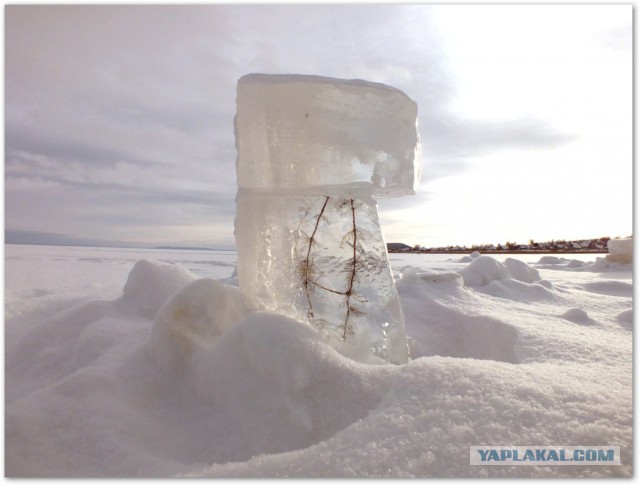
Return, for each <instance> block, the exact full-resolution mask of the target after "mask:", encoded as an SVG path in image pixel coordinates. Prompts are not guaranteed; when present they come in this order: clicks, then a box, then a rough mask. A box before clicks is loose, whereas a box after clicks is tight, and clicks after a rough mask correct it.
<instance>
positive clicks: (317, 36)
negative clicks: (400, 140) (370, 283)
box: [5, 5, 633, 247]
mask: <svg viewBox="0 0 640 485" xmlns="http://www.w3.org/2000/svg"><path fill="white" fill-rule="evenodd" d="M252 72H262V73H269V74H284V73H296V74H314V75H321V76H329V77H336V78H344V79H364V80H367V81H374V82H381V83H385V84H388V85H390V86H393V87H396V88H398V89H400V90H402V91H404V92H405V93H406V94H407V95H408V96H409V97H411V98H412V99H413V100H415V101H416V102H417V104H418V124H419V132H420V139H421V143H422V154H421V158H422V160H421V163H422V167H423V168H422V172H423V176H422V181H421V183H420V186H419V189H418V191H417V193H416V195H415V196H413V197H402V198H397V199H389V200H381V201H379V210H380V221H381V225H382V230H383V233H384V235H385V238H386V240H387V241H388V242H404V243H406V244H410V245H414V244H420V245H423V246H427V247H433V246H441V245H449V244H466V245H471V244H484V243H493V244H496V243H500V242H502V243H504V242H506V241H513V242H527V241H528V240H529V239H534V240H536V241H545V240H551V239H581V238H592V237H601V236H611V237H616V236H628V235H631V233H632V209H633V201H632V196H633V180H632V179H633V172H632V163H633V162H632V104H633V101H632V6H631V5H253V6H241V5H192V6H168V5H164V6H151V5H142V6H122V5H111V6H97V5H93V6H72V5H66V6H46V5H45V6H24V5H17V6H5V235H6V241H7V242H21V243H49V244H118V243H122V242H125V243H135V244H144V245H152V246H154V245H183V246H184V245H188V246H209V247H232V246H233V244H234V236H233V224H234V217H235V193H236V172H235V160H236V151H235V142H234V133H233V118H234V115H235V90H236V83H237V80H238V79H239V78H240V77H241V76H243V75H245V74H247V73H252Z"/></svg>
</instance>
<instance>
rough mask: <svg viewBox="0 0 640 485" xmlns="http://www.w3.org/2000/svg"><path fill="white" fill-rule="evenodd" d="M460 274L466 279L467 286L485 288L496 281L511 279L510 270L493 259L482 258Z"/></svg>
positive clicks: (477, 259) (489, 257)
mask: <svg viewBox="0 0 640 485" xmlns="http://www.w3.org/2000/svg"><path fill="white" fill-rule="evenodd" d="M458 273H459V274H460V275H461V276H462V278H464V284H465V286H484V285H487V284H489V283H490V282H491V281H494V280H502V279H506V278H510V277H511V273H510V272H509V268H507V267H506V266H505V265H504V264H502V263H501V262H499V261H497V260H496V259H494V258H492V257H491V256H480V257H478V258H476V259H475V260H474V261H473V262H472V263H471V264H470V265H469V266H467V267H466V268H463V269H461V270H460V271H458Z"/></svg>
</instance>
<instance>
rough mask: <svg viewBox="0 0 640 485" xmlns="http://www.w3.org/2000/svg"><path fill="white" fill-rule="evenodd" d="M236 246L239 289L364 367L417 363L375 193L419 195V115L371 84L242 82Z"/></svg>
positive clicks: (292, 79) (277, 79) (265, 78)
mask: <svg viewBox="0 0 640 485" xmlns="http://www.w3.org/2000/svg"><path fill="white" fill-rule="evenodd" d="M237 106H238V113H237V116H236V121H235V131H236V146H237V149H238V160H237V170H238V185H239V188H238V194H237V198H236V203H237V215H236V242H237V246H238V278H239V285H240V289H241V291H242V293H243V294H244V295H245V298H247V299H248V300H249V301H250V302H251V304H252V305H253V306H255V307H257V308H262V309H266V310H270V311H275V312H278V313H281V314H284V315H287V316H290V317H293V318H296V319H298V320H301V321H306V322H308V323H310V324H311V325H313V326H314V327H316V328H317V329H318V330H319V331H321V332H323V333H324V334H325V335H326V336H327V338H328V339H329V340H330V341H332V342H334V343H335V344H336V347H337V348H338V349H339V350H340V351H342V352H343V353H345V354H347V355H349V356H351V357H352V358H355V359H357V360H360V361H364V362H380V361H382V362H392V363H403V362H406V361H407V359H408V352H407V344H406V337H405V332H404V318H403V314H402V308H401V306H400V302H399V298H398V295H397V291H396V287H395V283H394V281H393V275H392V273H391V270H390V268H389V260H388V256H387V251H386V245H385V242H384V238H383V236H382V233H381V231H380V225H379V221H378V211H377V205H376V202H375V200H374V197H389V196H398V195H405V194H412V193H414V189H415V185H416V184H417V182H418V180H419V168H418V164H417V156H416V155H417V152H418V149H419V141H418V137H417V130H416V116H417V108H416V105H415V103H414V102H413V101H412V100H411V99H409V98H408V97H407V96H406V95H405V94H403V93H402V92H400V91H398V90H396V89H393V88H390V87H388V86H384V85H381V84H374V83H367V82H365V81H342V80H337V79H329V78H321V77H317V76H297V75H264V74H252V75H249V76H245V77H243V78H241V79H240V81H239V82H238V97H237Z"/></svg>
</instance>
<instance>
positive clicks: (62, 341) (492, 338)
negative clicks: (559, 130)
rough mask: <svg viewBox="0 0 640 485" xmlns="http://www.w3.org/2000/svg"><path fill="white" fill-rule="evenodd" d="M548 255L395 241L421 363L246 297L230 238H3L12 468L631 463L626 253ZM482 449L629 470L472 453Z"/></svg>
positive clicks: (304, 470) (230, 473) (546, 470)
mask: <svg viewBox="0 0 640 485" xmlns="http://www.w3.org/2000/svg"><path fill="white" fill-rule="evenodd" d="M541 258H542V256H540V255H522V256H498V257H495V258H493V257H488V256H483V257H480V258H471V257H468V256H466V257H463V256H461V255H428V256H427V255H413V254H409V255H398V254H392V255H390V259H391V264H392V268H393V270H394V274H395V277H396V282H397V286H398V290H399V293H400V297H401V300H402V304H403V309H404V314H405V319H406V327H407V334H408V335H409V337H410V349H411V356H412V360H411V361H410V362H409V364H407V365H403V366H392V365H377V366H372V365H365V364H359V363H356V362H354V361H351V360H349V359H347V358H345V357H343V356H342V355H341V354H340V353H338V352H337V351H336V350H334V349H333V348H332V347H331V346H329V345H328V344H327V343H325V342H324V341H323V340H322V339H321V338H320V337H319V336H318V334H317V333H316V332H315V331H314V330H312V329H311V328H310V327H308V326H306V325H303V324H300V323H298V322H295V321H292V320H289V319H287V318H284V317H280V316H277V315H272V314H266V313H259V312H253V313H251V312H250V309H248V308H246V307H245V306H244V305H243V302H242V301H241V299H240V296H239V293H238V291H237V288H235V287H234V284H237V280H236V279H235V278H234V277H232V275H233V272H234V267H235V264H236V260H237V256H236V253H234V252H228V251H188V250H138V249H113V248H77V247H47V246H19V245H6V246H5V318H6V325H5V337H6V338H5V359H6V364H5V413H6V418H5V419H6V420H5V428H6V440H5V453H6V462H5V463H6V464H5V467H6V469H5V473H6V475H7V476H10V477H120V476H128V477H166V476H189V477H488V476H496V477H505V476H508V477H521V476H522V477H525V476H526V477H553V476H558V477H583V476H594V477H603V476H604V477H612V476H625V477H628V476H631V474H632V455H633V453H632V326H633V313H632V288H633V287H632V265H631V264H627V265H623V264H616V263H607V262H605V261H604V260H602V259H597V258H596V256H595V255H574V256H565V257H564V259H558V258H555V259H554V257H544V259H542V260H541ZM136 263H137V264H136ZM134 266H135V268H134ZM213 280H217V281H213ZM221 283H222V284H221ZM474 445H514V446H515V445H549V446H562V445H586V446H589V445H591V446H595V445H617V446H620V448H621V461H622V465H621V466H542V465H535V466H470V465H469V446H474Z"/></svg>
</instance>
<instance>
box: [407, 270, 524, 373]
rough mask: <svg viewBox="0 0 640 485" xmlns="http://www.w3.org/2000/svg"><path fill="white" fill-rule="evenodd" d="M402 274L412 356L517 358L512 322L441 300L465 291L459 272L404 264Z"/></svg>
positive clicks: (515, 338) (499, 359)
mask: <svg viewBox="0 0 640 485" xmlns="http://www.w3.org/2000/svg"><path fill="white" fill-rule="evenodd" d="M402 275H403V277H402V279H401V280H400V281H398V283H397V285H398V291H399V292H400V295H401V298H402V307H403V309H404V314H405V318H406V321H407V333H408V335H409V336H410V343H409V348H410V354H411V357H412V358H414V359H416V358H418V357H424V356H432V355H440V356H450V357H463V358H473V359H483V360H496V361H501V362H509V363H517V362H518V358H517V356H516V354H515V345H516V343H517V340H518V331H517V330H516V329H515V328H514V327H513V326H511V325H509V324H506V323H504V322H501V321H500V320H497V319H495V318H491V317H486V316H469V315H466V314H464V312H460V311H459V310H455V309H451V308H449V306H448V305H446V304H443V303H441V302H439V301H438V299H439V297H440V296H442V295H447V294H454V295H456V294H460V292H461V291H463V281H462V277H461V276H460V275H458V274H456V273H440V274H434V273H423V272H420V271H417V270H416V269H414V268H411V267H405V268H403V270H402ZM460 296H462V295H460Z"/></svg>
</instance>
